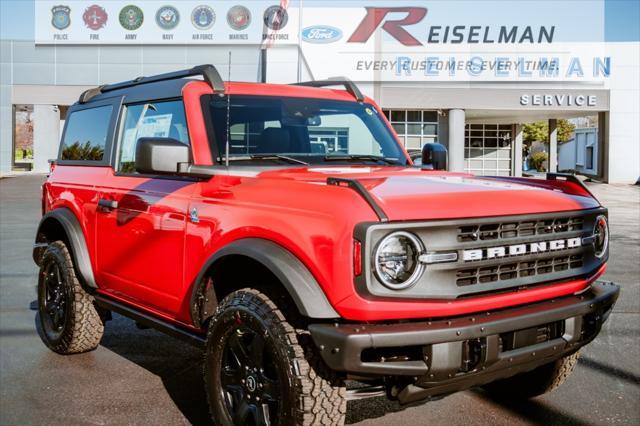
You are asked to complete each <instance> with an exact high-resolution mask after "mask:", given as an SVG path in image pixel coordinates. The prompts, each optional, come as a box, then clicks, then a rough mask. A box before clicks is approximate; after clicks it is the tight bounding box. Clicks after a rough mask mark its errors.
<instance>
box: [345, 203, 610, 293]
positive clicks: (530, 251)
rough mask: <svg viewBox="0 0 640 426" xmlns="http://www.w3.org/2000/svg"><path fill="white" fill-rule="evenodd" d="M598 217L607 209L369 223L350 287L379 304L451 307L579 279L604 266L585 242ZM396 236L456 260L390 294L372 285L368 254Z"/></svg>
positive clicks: (435, 266) (429, 266)
mask: <svg viewBox="0 0 640 426" xmlns="http://www.w3.org/2000/svg"><path fill="white" fill-rule="evenodd" d="M601 214H606V210H605V209H603V208H597V209H590V210H580V211H573V212H562V213H541V214H535V215H533V214H532V215H514V216H502V217H487V218H468V219H455V220H443V221H424V222H414V223H407V222H399V223H381V224H375V225H368V224H367V225H366V226H363V227H362V228H361V229H357V230H356V239H358V240H359V241H365V246H366V247H368V248H369V250H366V255H365V257H364V258H363V263H362V266H363V269H362V270H363V272H364V273H363V274H362V275H361V276H360V277H358V278H357V279H356V284H357V285H358V288H359V291H361V292H362V293H363V294H370V295H374V296H380V297H391V298H406V299H410V298H415V299H418V298H422V299H433V300H456V299H462V298H471V297H484V296H486V295H488V294H492V293H495V294H497V293H502V292H505V291H514V290H516V289H519V288H525V287H527V288H528V287H532V286H537V285H542V284H547V283H554V282H555V283H559V282H565V281H567V280H572V279H576V278H577V277H585V276H587V275H588V274H592V273H593V272H594V271H596V270H597V269H598V268H599V267H600V266H601V265H602V263H604V262H606V260H607V259H606V258H598V257H596V256H595V254H594V249H593V244H591V243H590V241H591V240H590V238H592V237H593V229H594V224H595V221H596V218H597V217H598V215H601ZM395 230H402V231H406V232H410V233H412V234H414V235H415V236H416V237H417V238H418V239H420V240H421V241H422V242H423V243H424V250H425V253H427V254H430V253H434V254H439V253H444V254H448V255H451V254H452V253H455V254H457V260H452V261H450V262H440V263H430V264H427V266H426V267H425V270H424V273H423V274H422V276H421V277H420V278H419V280H418V281H417V282H416V284H415V285H413V286H412V287H410V288H407V289H404V290H402V291H396V290H391V289H388V288H386V287H385V286H384V285H383V284H382V283H380V282H379V281H378V278H377V276H376V274H375V271H374V262H373V254H374V252H375V250H374V248H375V247H376V246H377V244H378V243H379V242H380V241H381V240H382V238H384V237H385V236H386V235H388V234H389V233H390V232H393V231H395ZM362 231H364V233H361V232H362ZM426 258H427V256H425V259H426ZM450 258H453V257H450Z"/></svg>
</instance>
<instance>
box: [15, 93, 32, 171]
mask: <svg viewBox="0 0 640 426" xmlns="http://www.w3.org/2000/svg"><path fill="white" fill-rule="evenodd" d="M13 122H14V129H13V169H14V170H31V169H32V168H33V105H14V106H13Z"/></svg>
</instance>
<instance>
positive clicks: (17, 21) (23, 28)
mask: <svg viewBox="0 0 640 426" xmlns="http://www.w3.org/2000/svg"><path fill="white" fill-rule="evenodd" d="M103 1H104V0H103ZM138 1H139V2H140V0H138ZM432 1H433V0H432ZM478 1H479V3H481V0H478ZM505 1H506V0H505ZM511 1H513V2H517V1H518V0H511ZM540 1H544V0H540ZM546 1H553V0H546ZM566 1H569V2H573V3H575V5H576V8H584V7H588V4H589V1H584V0H566ZM96 2H97V3H100V1H99V0H96ZM308 2H310V1H308ZM273 3H274V4H276V3H277V0H274V1H273ZM315 3H318V2H315ZM341 3H342V4H345V3H348V4H350V5H353V4H362V5H363V6H365V5H368V4H371V3H373V1H346V2H344V1H343V2H341ZM382 3H384V4H393V3H395V2H394V1H389V2H386V3H385V2H376V4H382ZM424 3H425V4H427V5H428V4H429V0H426V1H425V2H424ZM594 3H597V4H599V3H600V1H595V2H594ZM61 4H64V1H63V0H61ZM604 10H605V14H604V15H605V28H604V36H605V41H611V42H616V41H640V0H604ZM567 19H571V17H567ZM33 38H34V0H0V39H3V40H7V39H10V40H11V39H13V40H33Z"/></svg>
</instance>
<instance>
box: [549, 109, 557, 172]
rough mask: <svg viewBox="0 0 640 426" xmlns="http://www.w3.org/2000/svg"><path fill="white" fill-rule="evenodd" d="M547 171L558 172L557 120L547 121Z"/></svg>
mask: <svg viewBox="0 0 640 426" xmlns="http://www.w3.org/2000/svg"><path fill="white" fill-rule="evenodd" d="M549 171H550V172H552V173H555V172H557V171H558V120H556V119H555V118H550V119H549Z"/></svg>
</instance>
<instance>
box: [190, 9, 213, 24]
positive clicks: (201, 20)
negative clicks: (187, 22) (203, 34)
mask: <svg viewBox="0 0 640 426" xmlns="http://www.w3.org/2000/svg"><path fill="white" fill-rule="evenodd" d="M215 22H216V14H215V12H214V11H213V9H211V8H210V7H209V6H204V5H203V6H198V7H196V8H195V9H193V12H191V23H192V24H193V26H194V27H196V28H197V29H199V30H208V29H209V28H211V27H213V24H214V23H215Z"/></svg>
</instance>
